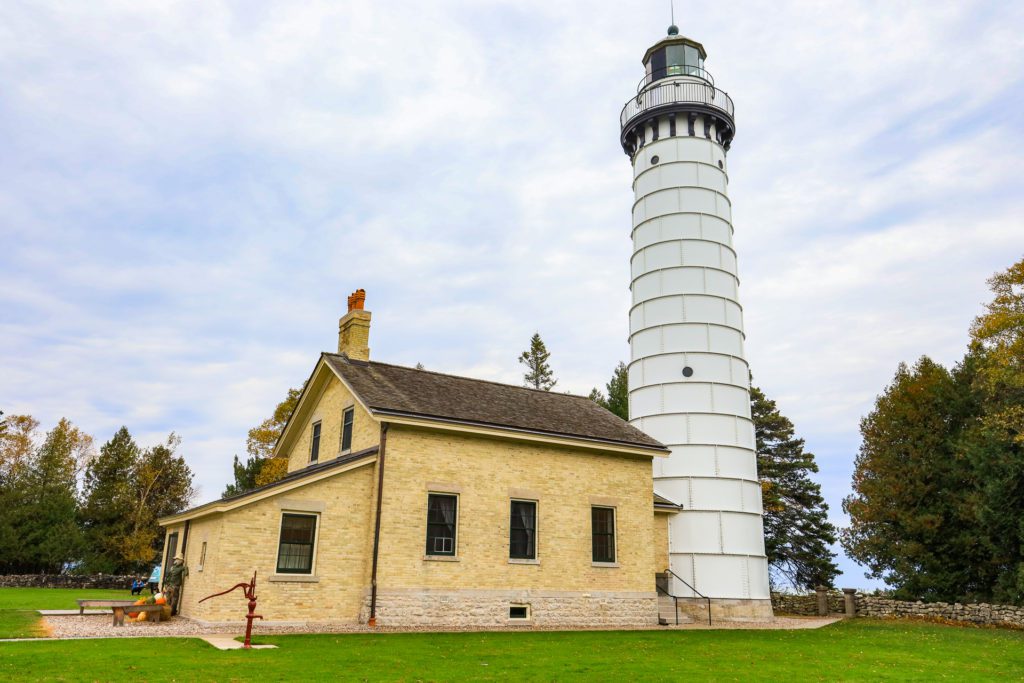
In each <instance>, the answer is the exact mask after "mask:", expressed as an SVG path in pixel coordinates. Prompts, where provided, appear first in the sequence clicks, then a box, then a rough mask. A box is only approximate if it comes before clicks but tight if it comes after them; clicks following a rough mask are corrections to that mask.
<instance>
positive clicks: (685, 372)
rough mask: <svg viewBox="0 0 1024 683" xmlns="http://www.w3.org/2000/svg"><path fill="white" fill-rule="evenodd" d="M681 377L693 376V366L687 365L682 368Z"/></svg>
mask: <svg viewBox="0 0 1024 683" xmlns="http://www.w3.org/2000/svg"><path fill="white" fill-rule="evenodd" d="M683 377H693V368H691V367H690V366H689V365H687V366H686V367H685V368H683Z"/></svg>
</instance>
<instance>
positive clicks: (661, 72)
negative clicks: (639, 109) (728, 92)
mask: <svg viewBox="0 0 1024 683" xmlns="http://www.w3.org/2000/svg"><path fill="white" fill-rule="evenodd" d="M673 76H692V77H693V78H699V79H701V80H702V81H707V82H708V83H710V84H711V85H714V84H715V79H714V77H713V76H712V75H711V74H710V73H709V72H708V71H706V70H705V69H704V68H703V67H700V66H693V65H691V64H678V65H676V64H673V65H671V66H664V67H662V68H660V69H656V70H655V71H653V72H651V73H649V74H644V77H643V78H641V79H640V82H639V83H637V85H636V91H637V92H640V91H641V90H643V89H644V87H646V86H648V85H650V84H651V83H654V82H655V81H658V80H661V79H662V78H671V77H673Z"/></svg>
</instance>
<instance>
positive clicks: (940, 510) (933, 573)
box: [841, 357, 992, 601]
mask: <svg viewBox="0 0 1024 683" xmlns="http://www.w3.org/2000/svg"><path fill="white" fill-rule="evenodd" d="M974 365H975V363H974V360H973V359H972V358H968V359H967V360H965V362H964V363H962V364H961V365H959V366H958V367H957V368H956V369H955V370H954V372H949V371H948V370H946V369H945V368H943V367H942V366H941V365H938V364H937V363H935V362H934V361H932V360H931V359H929V358H927V357H922V358H921V359H920V360H919V361H918V362H917V364H916V365H915V366H914V367H913V368H908V367H907V366H906V365H903V364H901V365H900V366H899V368H898V370H897V372H896V376H895V378H894V379H893V381H892V383H891V384H890V385H889V386H888V387H887V388H886V390H885V392H884V393H883V394H882V395H881V396H879V397H878V399H877V400H876V401H875V407H874V410H872V411H871V413H869V414H868V415H867V416H866V417H865V418H864V419H863V420H862V421H861V437H862V442H861V447H860V452H859V453H858V455H857V458H856V460H855V462H854V475H853V493H852V494H851V495H850V496H848V497H847V498H846V499H845V500H844V501H843V509H844V510H845V511H846V512H847V513H848V514H849V515H850V527H849V528H847V529H845V530H843V532H842V534H841V536H842V544H843V547H844V548H845V549H846V552H847V553H848V554H849V555H850V557H852V558H853V559H855V560H857V561H858V562H860V563H861V564H863V565H865V566H867V567H868V569H869V576H871V577H873V578H881V579H883V580H885V582H886V583H888V584H889V585H891V586H894V587H895V589H896V594H897V596H899V597H901V598H907V599H924V600H946V601H954V600H973V599H984V598H985V597H986V596H987V595H988V594H989V591H990V588H991V584H992V573H991V562H990V559H989V556H990V549H988V548H987V547H986V543H985V541H984V538H985V534H984V533H982V528H981V525H980V518H979V512H980V510H979V505H978V503H979V499H978V478H977V476H976V472H975V471H974V469H973V467H972V465H971V462H970V460H969V459H968V458H967V457H965V453H964V443H965V440H964V437H965V433H966V430H967V429H968V428H969V427H970V426H971V425H973V424H974V423H975V422H976V419H977V415H978V411H979V405H978V401H977V399H976V395H975V393H974V392H973V391H972V388H971V387H972V384H973V374H974V372H975V370H974Z"/></svg>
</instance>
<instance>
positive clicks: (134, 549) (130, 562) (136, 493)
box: [121, 432, 195, 570]
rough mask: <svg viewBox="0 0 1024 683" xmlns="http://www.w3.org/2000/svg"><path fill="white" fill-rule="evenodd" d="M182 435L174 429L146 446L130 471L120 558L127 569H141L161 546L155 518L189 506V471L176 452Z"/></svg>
mask: <svg viewBox="0 0 1024 683" xmlns="http://www.w3.org/2000/svg"><path fill="white" fill-rule="evenodd" d="M180 445H181V437H179V436H178V435H177V434H174V433H173V432H172V433H171V434H170V435H169V436H168V437H167V440H166V441H165V442H164V443H162V444H158V445H156V446H153V447H152V448H147V449H146V450H145V451H144V452H143V453H142V454H141V456H140V457H139V460H138V461H137V462H136V464H135V468H134V470H133V472H132V479H131V489H132V516H131V520H130V525H129V526H128V528H127V530H126V533H125V536H124V538H123V540H122V542H121V548H122V549H121V558H122V560H123V563H124V566H125V567H128V568H134V569H136V570H138V569H144V568H146V567H147V565H149V564H151V563H152V562H153V561H154V559H156V558H157V557H158V555H159V551H160V549H161V548H162V547H163V540H164V539H163V531H162V529H161V528H160V525H159V523H158V520H159V519H160V518H161V517H166V516H168V515H173V514H176V513H178V512H181V511H182V510H184V509H185V508H186V507H188V504H189V502H190V501H191V499H192V497H193V496H194V495H195V491H194V489H193V488H192V470H191V469H190V468H189V466H188V464H187V463H186V462H185V458H184V457H183V456H181V455H178V454H177V449H178V447H179V446H180Z"/></svg>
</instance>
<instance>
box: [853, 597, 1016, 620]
mask: <svg viewBox="0 0 1024 683" xmlns="http://www.w3.org/2000/svg"><path fill="white" fill-rule="evenodd" d="M857 616H858V617H890V618H891V617H910V618H919V619H937V620H938V619H942V620H948V621H961V622H966V623H971V624H980V625H989V626H1011V627H1015V628H1024V607H1016V606H1014V605H990V604H988V603H984V602H982V603H977V604H961V603H959V602H955V603H948V602H907V601H904V600H890V599H888V598H880V597H875V596H871V595H861V594H859V593H858V594H857Z"/></svg>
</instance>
